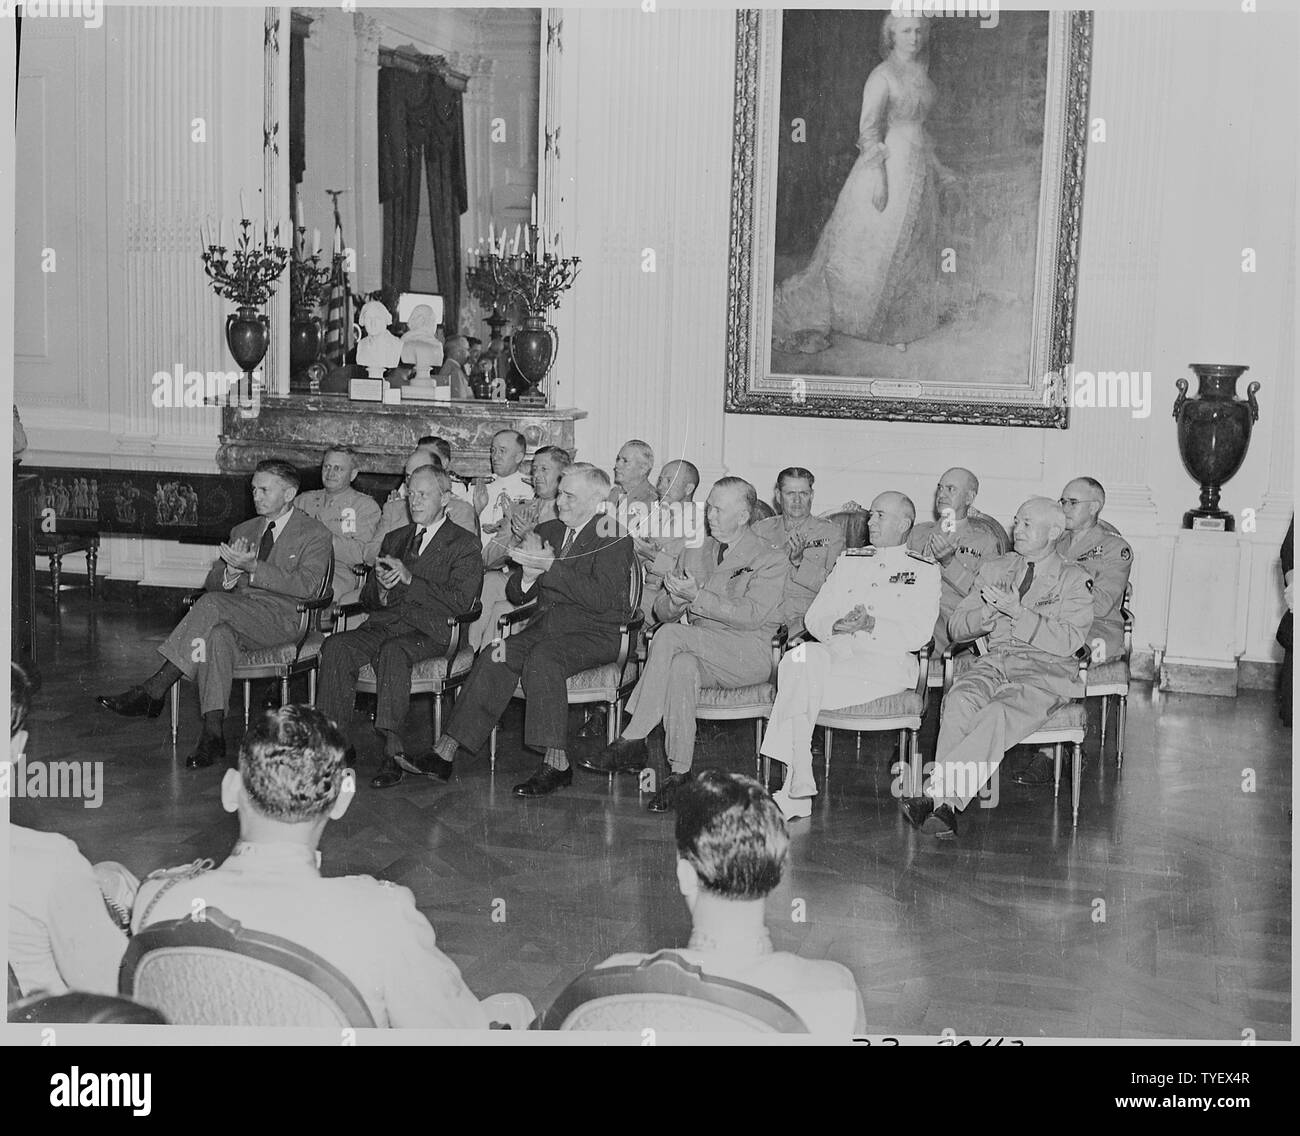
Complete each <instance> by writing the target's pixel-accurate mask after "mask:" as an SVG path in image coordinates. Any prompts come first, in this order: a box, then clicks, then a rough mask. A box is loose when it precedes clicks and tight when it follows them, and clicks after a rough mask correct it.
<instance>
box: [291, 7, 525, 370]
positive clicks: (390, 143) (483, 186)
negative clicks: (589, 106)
mask: <svg viewBox="0 0 1300 1136" xmlns="http://www.w3.org/2000/svg"><path fill="white" fill-rule="evenodd" d="M281 11H285V10H284V9H281ZM289 12H290V16H291V18H290V20H289V25H290V32H291V34H290V35H289V36H286V37H283V39H282V47H284V46H287V47H288V48H289V51H288V55H289V60H288V65H287V67H285V66H282V67H281V69H280V74H281V75H283V76H284V80H285V82H286V84H287V86H288V89H289V90H288V95H289V97H288V99H287V100H281V101H280V105H281V106H282V107H284V108H285V109H286V110H287V113H288V124H289V129H288V131H287V135H288V145H287V146H286V147H285V148H284V149H285V153H284V155H283V158H282V160H281V171H282V172H281V177H282V178H283V179H284V180H283V183H282V184H287V186H288V192H287V196H286V198H285V202H286V204H285V216H286V218H293V223H294V224H295V226H298V225H300V226H301V227H302V228H303V229H305V231H306V237H305V243H306V248H307V251H308V252H310V251H311V250H312V249H313V248H314V247H316V243H317V241H319V245H320V248H321V250H322V258H321V259H322V263H323V264H327V263H328V261H329V259H330V251H331V248H332V247H333V244H334V241H335V229H336V223H337V226H338V229H339V230H340V231H341V241H340V244H341V247H342V248H343V249H344V250H345V252H349V253H350V255H349V256H347V258H346V259H347V263H348V266H349V268H350V276H349V279H348V291H349V294H350V295H352V296H367V297H368V296H371V295H374V294H376V293H381V292H382V293H383V295H384V297H385V299H386V300H388V302H389V306H390V308H391V309H392V310H393V312H394V314H396V310H397V303H396V299H397V297H398V295H400V294H407V293H419V294H432V295H438V296H441V297H442V298H443V302H444V311H443V325H444V331H445V333H446V334H448V335H450V334H451V333H453V332H456V331H459V332H461V333H462V334H465V335H470V336H475V337H481V338H484V339H486V334H485V333H486V332H487V328H486V326H485V325H484V317H485V316H486V315H487V314H489V313H487V312H485V311H483V310H482V308H481V307H480V305H479V303H478V302H477V301H476V300H475V298H474V297H473V296H472V295H471V294H470V293H469V290H468V289H467V287H466V281H465V269H466V264H465V261H466V250H467V249H469V248H472V247H477V245H478V243H479V240H480V238H482V237H486V236H487V234H488V232H489V227H490V226H495V228H496V230H497V231H500V230H501V229H502V227H503V226H505V227H506V228H508V229H509V230H510V231H514V229H515V227H516V226H517V225H522V226H525V227H526V226H527V225H528V223H529V221H530V218H531V210H532V202H533V199H534V195H535V194H538V193H539V176H538V174H539V138H540V137H542V136H543V130H542V124H541V122H540V120H539V108H540V107H541V105H542V104H543V98H542V94H541V91H542V87H543V72H544V70H545V67H544V64H543V51H544V45H543V35H544V33H543V13H542V10H541V9H537V8H532V9H520V8H366V9H364V10H361V11H348V10H346V9H344V8H337V7H330V8H324V7H309V8H293V9H291V10H289ZM541 207H542V208H543V209H544V208H545V203H544V202H543V203H541ZM286 314H287V313H286ZM320 314H321V315H325V314H326V313H325V309H324V308H323V307H322V309H320ZM356 316H357V312H356V310H355V308H352V309H350V313H349V323H350V322H353V321H355V319H356ZM399 330H400V328H399ZM277 386H278V387H279V389H281V390H283V389H285V386H287V384H283V385H281V384H277Z"/></svg>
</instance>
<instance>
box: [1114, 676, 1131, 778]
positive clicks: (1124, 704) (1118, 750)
mask: <svg viewBox="0 0 1300 1136" xmlns="http://www.w3.org/2000/svg"><path fill="white" fill-rule="evenodd" d="M1127 718H1128V695H1127V694H1121V695H1120V696H1119V714H1118V716H1117V720H1116V722H1115V768H1116V769H1123V768H1124V725H1125V720H1126V719H1127Z"/></svg>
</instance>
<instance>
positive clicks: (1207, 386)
mask: <svg viewBox="0 0 1300 1136" xmlns="http://www.w3.org/2000/svg"><path fill="white" fill-rule="evenodd" d="M1188 366H1189V367H1191V369H1192V370H1193V371H1194V372H1195V373H1196V377H1197V379H1199V380H1200V388H1199V389H1198V390H1197V392H1196V394H1194V395H1193V396H1192V397H1190V398H1189V397H1188V396H1187V380H1186V379H1179V380H1178V381H1177V384H1176V385H1177V387H1178V398H1177V399H1176V400H1175V401H1174V418H1175V419H1176V420H1177V422H1178V450H1179V452H1180V453H1181V454H1182V456H1183V465H1184V466H1186V467H1187V472H1188V473H1190V474H1191V475H1192V476H1193V477H1194V478H1196V480H1197V481H1199V482H1200V483H1201V504H1200V507H1199V508H1197V509H1189V510H1188V511H1187V512H1186V513H1184V514H1183V528H1185V529H1190V528H1206V529H1217V530H1220V531H1222V532H1232V531H1233V530H1234V528H1235V527H1236V526H1235V524H1234V522H1233V517H1232V514H1231V513H1229V512H1226V511H1225V510H1223V509H1220V508H1219V490H1220V489H1221V488H1222V486H1223V483H1224V482H1225V481H1227V480H1228V479H1229V478H1231V477H1232V475H1233V474H1235V473H1236V472H1237V470H1239V469H1240V468H1241V463H1242V462H1243V461H1245V460H1246V450H1247V449H1248V448H1249V447H1250V431H1251V427H1252V426H1253V425H1254V423H1256V422H1258V421H1259V403H1258V402H1256V401H1255V392H1256V391H1257V390H1259V383H1254V382H1252V383H1251V384H1250V386H1249V387H1248V388H1247V389H1246V397H1245V398H1244V399H1239V398H1237V379H1238V378H1240V377H1241V376H1242V375H1243V374H1244V373H1245V372H1246V371H1248V370H1249V369H1250V368H1249V367H1243V366H1240V365H1238V364H1236V363H1189V364H1188Z"/></svg>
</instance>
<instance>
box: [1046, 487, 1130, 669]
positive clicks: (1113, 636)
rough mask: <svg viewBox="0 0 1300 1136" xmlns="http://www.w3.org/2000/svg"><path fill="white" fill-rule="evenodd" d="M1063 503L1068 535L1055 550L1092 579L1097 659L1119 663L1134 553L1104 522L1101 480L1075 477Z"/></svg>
mask: <svg viewBox="0 0 1300 1136" xmlns="http://www.w3.org/2000/svg"><path fill="white" fill-rule="evenodd" d="M1060 504H1061V508H1062V509H1064V510H1065V532H1064V533H1062V534H1061V539H1060V540H1058V541H1057V542H1056V551H1057V552H1059V553H1060V554H1061V556H1062V558H1063V559H1065V560H1069V561H1071V562H1073V563H1075V564H1078V566H1079V567H1080V568H1082V569H1083V570H1084V571H1085V572H1087V573H1088V575H1089V576H1091V577H1092V611H1093V619H1092V630H1091V632H1089V634H1088V645H1089V647H1090V649H1091V651H1092V661H1093V662H1095V663H1100V662H1105V661H1106V660H1107V659H1118V658H1119V657H1120V656H1121V655H1123V653H1124V616H1123V615H1122V614H1121V613H1120V607H1121V606H1122V605H1123V602H1124V592H1125V589H1127V588H1128V577H1129V572H1131V571H1132V569H1133V549H1132V548H1130V547H1129V543H1128V541H1126V540H1125V539H1124V538H1123V537H1122V536H1120V535H1119V533H1118V531H1116V529H1115V528H1114V527H1113V526H1112V525H1110V524H1109V523H1108V522H1106V521H1103V520H1102V519H1101V510H1102V508H1103V507H1104V506H1105V504H1106V490H1104V489H1103V488H1102V487H1101V483H1100V482H1098V481H1094V480H1093V479H1092V478H1091V477H1078V478H1075V479H1074V480H1073V481H1071V482H1070V484H1069V485H1067V486H1066V487H1065V488H1064V489H1063V490H1062V491H1061V502H1060ZM1103 651H1104V654H1103Z"/></svg>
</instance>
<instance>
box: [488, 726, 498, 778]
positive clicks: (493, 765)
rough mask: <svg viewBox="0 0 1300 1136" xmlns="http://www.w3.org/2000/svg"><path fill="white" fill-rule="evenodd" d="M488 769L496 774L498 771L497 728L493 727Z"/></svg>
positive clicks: (489, 745) (489, 744)
mask: <svg viewBox="0 0 1300 1136" xmlns="http://www.w3.org/2000/svg"><path fill="white" fill-rule="evenodd" d="M488 769H489V770H490V771H491V772H493V773H495V772H496V771H497V728H496V727H495V726H493V727H492V733H491V735H490V736H489V737H488Z"/></svg>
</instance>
